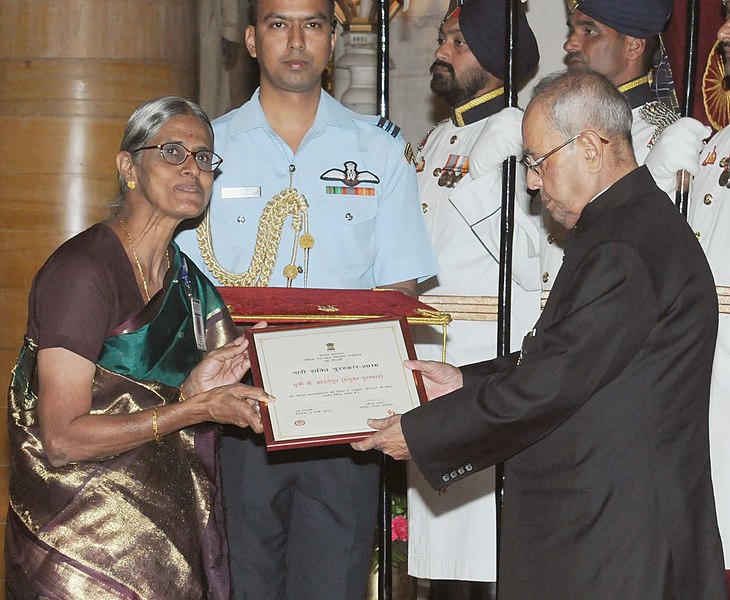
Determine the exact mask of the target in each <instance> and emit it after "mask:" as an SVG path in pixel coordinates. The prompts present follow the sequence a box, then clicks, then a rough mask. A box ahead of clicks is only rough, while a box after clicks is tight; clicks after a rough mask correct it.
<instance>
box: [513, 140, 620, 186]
mask: <svg viewBox="0 0 730 600" xmlns="http://www.w3.org/2000/svg"><path fill="white" fill-rule="evenodd" d="M584 133H595V131H591V130H590V129H586V130H584V131H581V132H580V133H578V134H576V135H574V136H573V137H572V138H570V139H569V140H568V141H567V142H563V143H562V144H560V145H559V146H556V147H555V148H553V149H552V150H550V152H546V153H545V154H543V155H542V156H541V157H540V158H538V159H537V160H536V161H534V162H533V161H531V160H530V157H529V156H527V155H526V154H525V155H524V156H523V157H522V160H520V163H521V164H523V165H525V166H526V167H527V168H528V169H530V170H531V171H532V172H533V173H534V174H535V175H537V176H538V177H542V175H540V171H538V170H537V168H538V167H539V166H540V165H541V164H542V163H543V162H545V160H547V159H548V158H549V157H550V156H552V155H553V154H555V153H556V152H557V151H558V150H560V149H562V148H565V147H566V146H567V145H568V144H570V143H571V142H574V141H575V140H577V139H578V138H579V137H580V136H582V135H583V134H584ZM598 139H600V140H601V142H603V143H604V144H608V140H607V139H605V138H602V137H601V136H600V135H599V136H598Z"/></svg>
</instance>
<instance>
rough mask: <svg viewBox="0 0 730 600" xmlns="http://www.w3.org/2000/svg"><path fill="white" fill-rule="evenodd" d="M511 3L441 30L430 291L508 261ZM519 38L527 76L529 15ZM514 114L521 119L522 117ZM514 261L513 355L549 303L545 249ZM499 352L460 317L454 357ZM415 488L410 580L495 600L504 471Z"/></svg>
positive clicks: (460, 10) (450, 342)
mask: <svg viewBox="0 0 730 600" xmlns="http://www.w3.org/2000/svg"><path fill="white" fill-rule="evenodd" d="M505 7H506V5H505V3H504V2H492V1H489V0H466V2H465V3H464V5H463V6H461V7H457V8H456V9H455V10H451V11H449V13H447V15H446V17H445V19H444V21H443V22H442V23H441V26H440V28H439V38H438V48H437V50H436V52H435V57H436V60H435V61H434V63H433V65H432V66H431V74H432V81H431V89H432V90H433V91H434V92H435V93H436V94H438V95H439V96H441V97H442V98H443V99H444V100H445V101H446V102H447V103H448V104H449V106H451V107H452V115H451V118H449V119H447V120H445V121H443V122H441V123H439V124H438V125H436V126H435V127H434V128H433V129H431V131H430V132H429V133H428V134H427V135H426V137H425V138H424V139H423V141H422V142H421V143H420V145H419V147H418V148H417V150H416V156H415V162H416V172H417V175H418V188H419V192H420V196H421V202H422V206H423V212H424V217H425V219H426V223H427V224H428V227H429V231H430V232H431V239H432V242H433V245H434V248H435V250H436V253H437V255H438V258H439V262H440V264H441V272H440V273H439V275H438V276H437V277H433V278H431V279H429V280H427V281H425V282H424V283H423V284H422V286H421V292H422V293H426V294H443V295H460V296H461V295H464V296H496V295H497V293H498V287H499V254H496V255H491V254H489V253H488V252H487V251H486V249H485V245H484V241H483V240H482V239H480V238H481V237H485V236H487V237H490V238H492V239H493V240H495V242H494V243H496V244H499V237H500V212H501V211H500V207H501V202H502V170H501V164H502V161H503V160H504V159H506V158H507V157H508V156H510V155H513V154H514V155H520V154H521V149H522V148H521V147H522V139H521V136H520V135H518V136H517V137H516V138H515V136H514V135H512V134H511V131H513V128H512V127H510V125H511V123H512V122H513V121H514V118H515V115H514V114H513V113H512V112H510V111H507V112H505V113H502V114H500V115H499V117H496V116H494V115H496V114H497V113H498V112H499V111H500V110H501V109H502V108H503V107H504V104H505V97H504V87H503V83H502V80H503V79H504V65H505V56H504V47H505V44H504V39H505V31H504V29H505V27H504V25H505V22H506V15H505ZM518 40H519V51H518V57H517V58H518V65H519V75H520V77H521V78H524V77H525V76H526V75H527V74H528V73H529V72H531V71H533V70H534V69H535V67H536V66H537V62H538V59H539V55H538V51H537V43H536V41H535V37H534V35H533V33H532V31H531V30H530V28H529V25H528V23H527V20H526V19H525V16H524V14H521V15H520V17H519V31H518ZM513 110H514V112H516V113H518V116H517V119H518V121H519V119H520V118H521V117H520V116H519V111H517V110H516V109H513ZM492 119H497V120H499V119H506V120H507V122H506V123H502V125H500V123H493V124H492V129H494V128H495V127H496V128H497V129H499V128H500V127H505V126H506V128H507V135H504V136H501V135H498V134H497V135H496V136H495V137H494V138H493V139H492V144H494V146H495V152H494V154H493V156H492V158H491V163H490V164H485V163H484V161H482V162H479V161H477V163H473V162H472V161H471V160H470V150H471V147H472V145H473V144H474V141H475V140H476V139H477V137H478V136H479V134H480V133H481V131H482V129H483V128H484V125H485V123H487V122H488V121H491V120H492ZM517 131H519V126H518V127H517ZM520 175H522V172H521V170H520ZM520 183H522V184H523V185H521V186H518V194H517V198H516V200H517V202H520V203H522V205H523V208H524V210H525V211H526V212H529V202H530V197H529V196H528V194H527V192H526V189H525V187H524V181H523V178H522V177H520ZM514 261H515V263H516V266H515V281H514V285H513V286H512V342H513V344H512V345H513V348H515V347H519V343H520V341H521V340H522V337H523V335H524V334H525V333H526V332H527V331H528V330H529V329H531V328H532V326H533V325H534V323H535V321H536V320H537V317H538V316H539V306H540V281H539V262H538V257H537V252H536V251H535V252H533V255H532V257H529V256H527V255H520V256H515V257H514ZM520 276H522V278H521V279H520ZM413 336H414V339H415V341H416V349H417V353H418V355H419V357H420V358H422V359H431V360H440V358H441V356H442V331H441V329H440V328H438V327H419V328H416V329H414V331H413ZM496 354H497V329H496V323H495V322H469V321H454V322H452V323H451V324H450V325H449V328H448V339H447V344H446V355H447V361H448V362H450V363H452V364H457V365H463V364H468V363H473V362H475V361H479V360H485V359H489V358H493V357H495V356H496ZM409 484H410V488H409V493H408V510H409V548H408V567H409V573H410V574H411V575H413V576H417V577H420V578H425V579H430V580H432V581H431V586H430V587H431V595H430V598H431V599H432V600H445V599H447V598H448V599H449V600H456V599H467V598H468V599H471V600H476V599H477V598H478V599H482V598H494V597H496V596H495V590H494V587H495V586H494V583H493V582H495V581H496V575H497V566H496V505H495V496H494V487H495V485H494V469H493V468H492V469H487V470H485V471H483V472H481V473H479V474H478V475H475V476H473V477H471V478H470V479H469V480H466V481H463V482H460V483H458V484H456V485H453V486H451V487H450V488H449V489H448V491H447V492H446V493H438V492H435V491H434V490H433V489H432V488H431V486H430V485H428V483H427V482H426V480H425V479H424V478H423V476H422V475H421V474H420V473H419V472H418V470H417V469H415V468H411V469H410V470H409ZM486 582H492V583H486Z"/></svg>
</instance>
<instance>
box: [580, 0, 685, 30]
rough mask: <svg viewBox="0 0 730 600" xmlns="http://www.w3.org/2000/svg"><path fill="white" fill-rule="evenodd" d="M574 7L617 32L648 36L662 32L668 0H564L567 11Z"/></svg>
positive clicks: (669, 11)
mask: <svg viewBox="0 0 730 600" xmlns="http://www.w3.org/2000/svg"><path fill="white" fill-rule="evenodd" d="M576 8H577V9H578V10H579V11H581V12H582V13H583V14H585V15H587V16H589V17H591V18H593V19H595V20H596V21H600V22H601V23H603V24H604V25H607V26H608V27H610V28H611V29H615V30H616V31H618V32H619V33H623V34H624V35H629V36H631V37H637V38H642V39H648V38H652V37H654V36H655V35H658V34H660V33H661V32H662V31H664V26H665V25H666V23H667V19H669V15H670V13H671V12H672V0H568V10H569V11H570V12H571V13H572V12H573V11H574V10H575V9H576Z"/></svg>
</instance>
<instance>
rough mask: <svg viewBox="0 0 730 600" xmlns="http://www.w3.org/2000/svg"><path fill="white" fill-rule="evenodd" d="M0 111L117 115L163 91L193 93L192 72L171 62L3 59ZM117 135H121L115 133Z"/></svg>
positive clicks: (22, 114) (129, 110)
mask: <svg viewBox="0 0 730 600" xmlns="http://www.w3.org/2000/svg"><path fill="white" fill-rule="evenodd" d="M0 81H2V82H3V85H2V87H0V113H2V114H5V115H15V116H33V115H43V116H83V115H89V116H94V117H103V116H106V117H117V118H121V119H123V120H124V121H126V119H127V118H128V117H129V115H130V114H131V113H132V110H134V108H135V107H136V106H137V105H138V104H141V103H142V102H143V101H145V100H149V99H150V98H155V97H157V96H160V95H162V94H165V93H171V94H172V93H175V94H179V95H182V96H185V97H187V98H193V97H194V95H195V93H196V85H195V80H194V76H193V77H191V74H190V73H189V72H186V70H185V69H182V68H181V67H180V65H179V64H176V63H171V62H167V61H166V62H129V61H121V60H94V61H90V60H86V59H59V58H33V59H30V58H17V59H10V58H6V59H4V60H3V61H1V62H0ZM120 137H121V136H120Z"/></svg>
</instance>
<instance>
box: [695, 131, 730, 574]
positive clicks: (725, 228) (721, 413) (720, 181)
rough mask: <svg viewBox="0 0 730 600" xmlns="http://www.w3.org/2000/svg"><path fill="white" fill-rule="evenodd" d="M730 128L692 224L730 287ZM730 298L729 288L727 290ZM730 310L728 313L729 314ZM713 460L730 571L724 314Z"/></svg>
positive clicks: (713, 394)
mask: <svg viewBox="0 0 730 600" xmlns="http://www.w3.org/2000/svg"><path fill="white" fill-rule="evenodd" d="M728 185H730V128H725V129H723V130H722V131H720V132H719V133H717V134H716V135H715V136H714V137H713V138H712V139H711V140H710V142H709V143H708V144H707V146H706V148H705V149H704V151H703V152H702V155H701V157H700V173H699V175H697V177H696V178H695V180H694V182H693V183H692V193H691V196H690V204H689V211H688V220H689V223H690V225H691V227H692V229H693V230H694V232H695V234H696V235H697V238H698V239H699V241H700V244H701V245H702V248H703V250H704V251H705V254H706V255H707V260H708V261H709V262H710V267H711V268H712V273H713V275H714V276H715V283H716V284H717V285H718V286H730V189H729V188H728ZM727 291H728V292H730V287H728V290H727ZM725 310H727V308H725ZM710 460H711V464H712V482H713V485H714V487H715V503H716V505H717V518H718V524H719V525H720V535H721V537H722V545H723V551H724V553H725V568H726V569H730V314H727V313H722V312H721V313H720V319H719V324H718V333H717V347H716V349H715V362H714V365H713V370H712V384H711V389H710Z"/></svg>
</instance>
